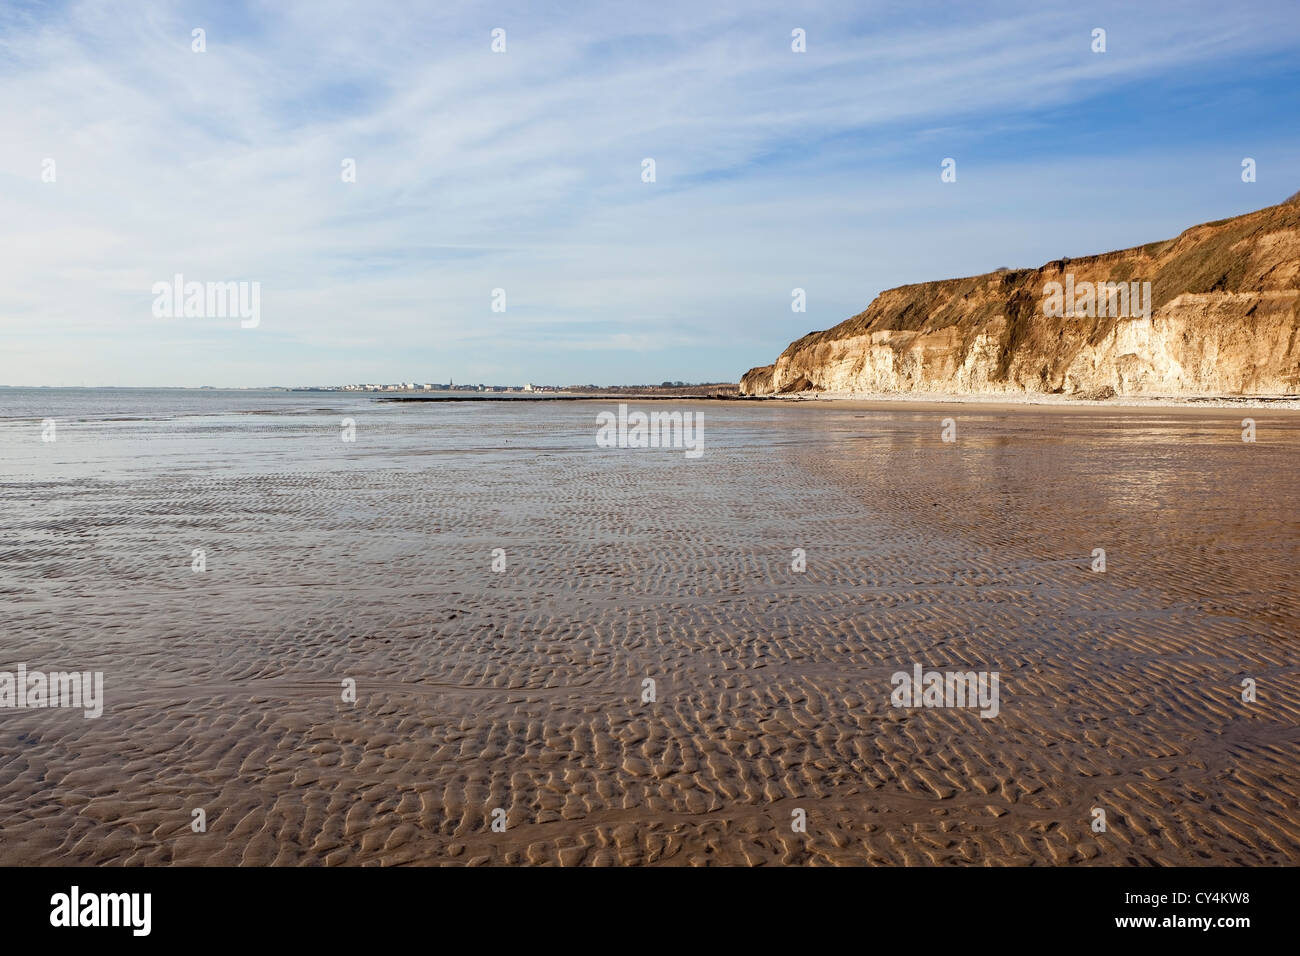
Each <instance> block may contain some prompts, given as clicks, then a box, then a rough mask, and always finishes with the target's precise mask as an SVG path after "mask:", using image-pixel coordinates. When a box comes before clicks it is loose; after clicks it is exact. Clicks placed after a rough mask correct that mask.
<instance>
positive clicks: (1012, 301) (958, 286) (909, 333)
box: [740, 193, 1300, 398]
mask: <svg viewBox="0 0 1300 956" xmlns="http://www.w3.org/2000/svg"><path fill="white" fill-rule="evenodd" d="M1100 282H1110V283H1123V284H1125V286H1126V287H1129V286H1130V285H1131V284H1132V283H1139V284H1140V283H1143V282H1149V283H1150V300H1149V304H1150V309H1149V314H1148V315H1142V314H1141V312H1142V311H1143V310H1141V309H1140V308H1139V299H1140V296H1138V295H1135V296H1134V297H1133V300H1132V301H1131V302H1130V303H1129V308H1128V309H1124V308H1123V306H1122V302H1121V300H1119V298H1118V297H1117V296H1116V297H1113V298H1110V297H1107V298H1109V305H1110V306H1111V308H1110V309H1108V310H1106V311H1110V312H1112V313H1113V312H1121V313H1127V314H1121V315H1115V314H1111V315H1096V316H1095V317H1090V316H1088V315H1086V314H1084V315H1081V314H1074V315H1070V314H1069V312H1070V311H1073V310H1072V309H1070V308H1069V306H1070V305H1071V304H1076V303H1077V304H1079V305H1080V308H1079V312H1086V311H1087V309H1086V308H1085V307H1086V306H1087V304H1088V303H1087V302H1086V301H1085V300H1084V299H1083V298H1082V293H1081V292H1079V291H1076V293H1075V294H1076V296H1078V298H1075V299H1073V300H1072V301H1071V300H1067V308H1066V313H1067V314H1065V315H1052V314H1050V313H1051V312H1053V311H1056V310H1054V309H1052V308H1051V307H1050V300H1049V307H1048V308H1046V309H1045V307H1044V303H1045V300H1046V299H1048V294H1047V292H1045V290H1047V289H1049V288H1051V287H1050V286H1049V285H1048V284H1049V283H1060V284H1061V285H1062V287H1065V286H1066V285H1067V283H1068V284H1069V286H1070V288H1071V289H1072V290H1088V289H1089V288H1090V286H1089V285H1088V284H1089V283H1091V284H1094V287H1095V284H1096V283H1100ZM1133 288H1134V291H1135V292H1137V291H1138V290H1139V289H1140V288H1141V286H1140V285H1139V286H1136V287H1133ZM1099 310H1100V303H1098V311H1099ZM740 389H741V393H742V394H746V395H764V394H777V393H792V392H797V391H804V390H809V389H813V390H818V391H844V392H848V391H858V392H955V393H1021V392H1050V393H1056V394H1067V395H1074V396H1077V397H1083V398H1107V397H1110V396H1113V395H1171V396H1176V395H1263V394H1281V393H1296V392H1300V193H1298V194H1296V195H1295V196H1293V197H1291V199H1289V200H1287V201H1286V202H1284V203H1282V204H1280V205H1277V206H1270V207H1269V208H1267V209H1261V210H1259V211H1258V212H1252V213H1247V214H1246V215H1244V216H1237V217H1235V218H1232V219H1223V220H1220V221H1218V222H1209V223H1205V224H1203V225H1199V226H1193V227H1192V228H1190V229H1188V230H1186V231H1185V232H1183V233H1182V234H1181V235H1180V236H1178V237H1177V238H1175V239H1169V240H1165V241H1163V242H1153V243H1149V244H1147V245H1145V246H1138V247H1136V248H1133V249H1123V250H1121V251H1118V252H1108V253H1105V254H1103V255H1098V256H1088V257H1086V258H1081V259H1060V260H1057V261H1055V262H1049V263H1047V264H1046V265H1045V266H1043V267H1042V268H1039V269H1020V270H1008V271H999V272H991V273H988V274H986V275H980V276H974V277H972V278H966V279H945V280H942V281H938V282H923V283H920V284H918V285H908V286H901V287H899V288H897V289H890V290H888V291H886V292H882V293H881V294H880V295H879V296H877V297H876V299H875V300H874V301H873V302H872V303H871V304H870V305H869V306H868V307H867V310H866V311H865V312H861V313H859V314H858V315H855V316H853V317H852V318H850V319H846V320H845V321H843V322H841V323H840V324H839V325H837V326H835V327H834V328H831V329H827V330H826V331H824V332H811V333H809V334H808V335H805V336H804V337H803V338H801V339H799V340H797V341H795V342H792V343H791V344H790V346H789V347H788V348H787V349H786V350H785V351H784V352H782V353H781V355H780V357H779V358H778V359H777V360H776V362H775V363H774V364H773V365H765V366H761V367H759V368H754V369H750V370H749V371H748V372H746V373H745V375H744V376H743V377H742V378H741V381H740Z"/></svg>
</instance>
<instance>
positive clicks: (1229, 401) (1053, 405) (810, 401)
mask: <svg viewBox="0 0 1300 956" xmlns="http://www.w3.org/2000/svg"><path fill="white" fill-rule="evenodd" d="M612 400H619V401H624V402H627V401H635V402H687V401H689V402H771V403H775V404H778V405H815V404H819V403H821V404H826V405H836V406H840V407H846V408H880V409H888V408H901V409H907V408H933V407H935V406H946V405H970V406H978V407H981V408H987V409H990V410H1011V409H1038V410H1048V411H1057V410H1068V409H1078V410H1092V411H1096V410H1105V409H1137V410H1150V409H1161V410H1169V411H1174V410H1178V411H1196V410H1223V409H1251V410H1256V411H1284V412H1300V395H1240V396H1238V395H1204V396H1201V395H1178V396H1158V395H1153V396H1137V395H1129V396H1123V397H1116V398H1107V399H1083V398H1070V397H1067V396H1063V395H1049V394H1045V393H1028V392H1025V393H1010V394H1008V393H996V392H994V393H987V392H985V393H972V394H965V395H963V394H955V393H949V392H794V393H791V394H789V395H640V394H635V393H632V394H619V395H609V394H601V393H574V394H552V395H535V396H534V395H529V396H512V397H506V396H498V395H465V396H451V395H385V396H377V397H376V398H375V401H379V402H608V401H612Z"/></svg>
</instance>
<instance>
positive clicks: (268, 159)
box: [0, 2, 1300, 385]
mask: <svg viewBox="0 0 1300 956" xmlns="http://www.w3.org/2000/svg"><path fill="white" fill-rule="evenodd" d="M414 6H416V5H411V4H400V3H393V4H388V3H382V2H371V3H364V4H362V3H346V4H345V3H337V2H324V3H317V2H313V3H289V4H283V3H266V4H252V3H250V4H244V5H240V4H232V5H226V4H222V5H205V4H184V3H180V4H169V3H156V4H149V5H141V4H136V3H105V2H84V3H66V4H54V5H49V6H47V5H33V4H17V5H11V6H7V7H6V8H5V9H4V11H3V12H0V128H2V129H3V130H4V131H5V138H4V144H3V146H2V147H0V215H3V217H4V220H5V222H6V224H7V228H6V229H5V230H4V232H3V235H0V332H2V334H3V335H4V337H5V341H6V345H7V347H6V349H5V350H3V352H0V382H8V383H12V384H41V383H62V384H79V383H82V382H89V383H91V384H99V383H102V384H234V385H251V384H266V383H272V382H275V383H285V384H302V383H309V382H340V381H349V380H361V379H366V380H376V379H378V380H396V379H409V378H419V379H436V380H445V379H446V378H447V377H448V376H453V377H455V378H456V379H457V380H472V379H474V378H476V377H478V375H479V374H481V370H486V369H492V370H493V371H494V372H495V374H497V375H498V376H500V377H501V378H502V379H504V380H508V381H517V382H522V381H524V380H531V381H534V382H537V381H568V380H582V381H637V380H646V381H652V380H653V381H657V380H662V379H665V378H672V379H703V378H733V379H734V378H735V376H737V375H738V374H739V372H740V371H743V369H744V368H745V367H747V366H748V365H749V364H754V363H756V362H758V361H767V360H770V358H771V357H772V356H773V355H774V354H775V353H776V352H777V351H779V349H780V348H781V347H783V346H784V345H785V343H786V342H787V341H788V340H789V339H790V338H791V337H793V336H795V335H799V334H802V333H803V332H806V331H808V329H810V328H813V327H824V326H826V325H829V324H833V323H834V322H835V321H838V320H839V319H841V318H844V317H845V316H847V315H849V314H851V313H853V312H856V311H858V310H860V309H861V308H863V307H864V306H865V305H866V302H867V300H868V299H869V298H870V296H871V295H873V294H874V293H875V292H877V291H879V290H880V289H881V288H885V287H889V286H892V285H897V284H900V283H902V282H905V281H915V280H918V279H923V278H932V277H940V276H944V275H952V274H960V273H966V272H976V271H981V270H983V269H988V268H993V267H996V266H999V265H1028V264H1037V263H1038V262H1039V261H1041V260H1043V259H1046V258H1049V257H1051V256H1054V255H1059V254H1064V253H1069V254H1079V253H1083V252H1088V251H1096V250H1097V249H1099V248H1110V247H1114V246H1118V245H1126V244H1131V243H1136V242H1140V241H1146V240H1149V239H1154V238H1160V237H1162V236H1164V235H1166V234H1168V233H1169V232H1170V231H1171V230H1175V229H1177V228H1180V227H1181V226H1184V225H1189V224H1191V223H1192V222H1194V221H1198V220H1201V219H1209V218H1216V217H1219V216H1223V215H1230V214H1233V213H1236V212H1241V211H1244V210H1246V209H1249V208H1254V207H1257V206H1261V205H1265V204H1267V203H1269V202H1274V201H1277V200H1279V199H1281V198H1283V197H1284V196H1285V195H1288V194H1289V193H1291V192H1294V191H1295V189H1296V188H1298V187H1300V161H1298V160H1297V159H1296V152H1295V147H1296V145H1297V135H1296V133H1295V132H1294V131H1293V130H1292V129H1290V128H1289V126H1290V125H1291V124H1290V123H1289V120H1288V117H1292V116H1294V115H1296V106H1297V105H1300V104H1297V103H1296V94H1295V93H1294V92H1291V91H1293V90H1295V89H1296V88H1297V84H1296V83H1295V78H1296V73H1295V68H1294V67H1293V66H1292V65H1291V64H1292V63H1294V62H1295V59H1294V53H1295V51H1296V49H1297V47H1298V46H1300V42H1298V41H1300V17H1297V16H1296V14H1295V12H1294V9H1293V7H1292V6H1291V5H1290V4H1284V3H1278V4H1274V5H1267V4H1260V5H1252V6H1251V7H1249V8H1244V9H1239V8H1232V9H1229V8H1228V7H1227V6H1226V5H1222V4H1210V3H1204V4H1200V5H1192V6H1189V5H1188V4H1185V3H1179V4H1168V5H1163V4H1159V3H1153V4H1144V5H1142V7H1141V9H1134V8H1132V5H1131V4H1126V3H1116V4H1109V5H1099V6H1097V7H1095V8H1094V9H1091V10H1088V11H1080V10H1079V8H1078V6H1077V5H1076V4H1069V3H1059V4H1043V3H1024V4H1015V5H1012V4H997V5H989V6H987V7H984V8H970V7H966V6H963V7H961V8H958V9H959V12H953V8H952V7H951V6H950V5H945V6H944V7H936V8H934V9H923V8H920V7H918V6H917V5H916V4H913V3H889V4H877V5H874V6H871V7H866V8H864V7H863V5H862V4H860V3H843V4H840V3H826V4H809V5H803V6H800V7H799V8H798V9H792V8H791V7H790V6H789V5H787V4H762V3H755V4H744V5H743V6H740V5H738V6H729V5H728V6H722V7H715V6H713V5H708V4H698V3H682V4H671V3H670V4H656V5H653V6H652V7H644V6H640V5H634V4H628V5H625V6H618V7H613V8H611V7H610V6H609V5H606V4H592V5H589V6H582V5H568V4H565V5H558V6H552V7H545V6H540V5H537V4H517V5H507V6H491V7H488V6H484V5H476V4H455V3H453V4H440V5H438V8H437V10H436V11H432V12H430V11H419V10H415V9H412V8H413V7H414ZM496 27H502V28H504V29H505V30H506V31H507V34H506V36H507V52H505V53H503V54H494V53H492V52H491V50H490V46H489V44H490V31H491V30H492V29H493V28H496ZM795 27H801V28H803V29H805V30H806V31H807V35H808V52H807V53H803V54H795V53H792V52H791V49H790V32H791V30H792V29H793V28H795ZM1094 27H1103V28H1105V29H1106V30H1107V39H1108V50H1107V52H1106V53H1105V54H1101V55H1098V54H1094V53H1092V52H1091V50H1090V49H1089V42H1090V32H1091V30H1092V29H1093V28H1094ZM195 28H202V29H204V30H206V41H207V52H205V53H195V52H193V51H192V50H191V31H192V30H194V29H195ZM1287 81H1289V82H1287ZM1189 88H1190V89H1192V91H1193V92H1192V95H1189V96H1186V97H1184V98H1183V99H1182V100H1180V102H1181V103H1182V105H1181V106H1180V107H1179V108H1177V109H1174V108H1173V107H1172V106H1169V105H1168V104H1169V103H1170V102H1171V98H1172V99H1177V95H1176V94H1177V93H1178V92H1179V91H1180V90H1187V89H1189ZM1215 97H1218V98H1225V97H1226V98H1228V99H1230V100H1231V99H1234V98H1236V99H1237V101H1238V108H1237V109H1235V110H1234V111H1233V113H1234V116H1235V118H1234V116H1226V117H1224V116H1220V117H1217V119H1219V120H1221V121H1222V122H1220V123H1216V124H1211V123H1209V122H1208V120H1209V119H1210V118H1211V117H1210V116H1209V115H1207V112H1206V111H1207V110H1210V109H1214V108H1215V107H1214V105H1213V99H1214V98H1215ZM1243 98H1245V99H1244V100H1243ZM1242 101H1244V102H1247V103H1250V104H1253V105H1254V108H1253V109H1247V108H1241V107H1240V102H1242ZM1198 103H1205V104H1206V106H1205V108H1204V109H1201V108H1198V106H1197V104H1198ZM1162 104H1165V106H1164V108H1162ZM1225 131H1226V135H1225ZM1244 155H1251V156H1255V157H1256V158H1257V159H1259V161H1260V169H1261V175H1260V181H1259V182H1258V183H1256V184H1254V185H1253V187H1247V186H1245V185H1243V184H1241V183H1240V181H1239V179H1238V178H1237V177H1236V176H1235V174H1234V169H1235V167H1236V164H1237V163H1238V162H1239V160H1240V157H1241V156H1244ZM945 156H954V157H956V158H957V159H958V168H959V177H958V182H957V183H956V184H952V185H951V186H947V185H943V184H940V183H939V178H938V173H939V160H940V159H941V158H943V157H945ZM645 157H653V158H654V159H655V161H656V174H657V176H656V182H654V183H653V184H648V183H643V182H642V181H641V161H642V159H643V158H645ZM46 158H52V159H53V160H54V161H55V163H56V169H57V181H56V182H55V183H44V182H42V181H41V170H42V161H43V160H44V159H46ZM346 158H351V159H355V161H356V164H357V181H356V182H355V183H344V182H342V180H341V177H340V171H341V164H342V162H343V160H344V159H346ZM1089 244H1091V245H1089ZM178 272H179V273H183V274H185V275H186V276H187V277H192V278H195V279H201V280H225V279H244V280H256V281H260V282H261V283H262V288H263V304H262V314H263V321H262V324H261V325H260V326H259V328H257V329H255V330H241V329H240V328H238V325H237V323H234V324H228V325H227V326H222V325H221V324H220V322H219V321H218V320H210V319H204V320H179V319H158V318H155V317H154V316H153V315H152V314H151V311H150V302H151V297H150V294H149V290H150V287H151V285H152V284H153V283H154V282H156V281H159V280H160V279H168V278H170V277H171V276H172V275H173V274H175V273H178ZM793 286H800V287H804V288H806V289H807V290H808V299H809V312H808V314H807V315H795V314H791V312H790V310H789V301H790V289H791V288H792V287H793ZM495 288H504V289H505V290H506V292H507V296H508V308H507V311H506V312H504V313H495V312H492V311H491V308H490V297H491V294H492V290H493V289H495Z"/></svg>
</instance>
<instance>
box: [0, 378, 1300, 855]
mask: <svg viewBox="0 0 1300 956" xmlns="http://www.w3.org/2000/svg"><path fill="white" fill-rule="evenodd" d="M608 406H609V402H608V401H605V402H593V403H590V404H586V405H584V404H581V403H565V404H559V405H539V404H533V403H529V404H527V405H516V404H512V403H501V404H497V405H458V406H447V405H440V406H436V405H403V406H395V405H376V406H375V410H374V411H373V412H368V413H367V415H366V416H359V422H358V426H359V427H358V432H357V442H356V443H355V444H354V445H352V446H348V447H347V448H345V449H340V448H339V445H340V443H339V441H338V439H337V437H336V433H337V418H338V416H337V415H335V414H321V415H317V416H299V417H296V418H295V417H289V416H280V417H274V416H271V417H267V416H259V418H258V422H257V424H256V425H255V426H250V425H249V424H248V422H247V421H246V420H245V421H231V422H212V421H209V420H206V419H204V420H191V421H189V422H185V421H181V422H169V423H164V424H160V425H157V426H154V425H151V424H149V423H140V422H137V423H133V424H131V425H130V426H129V427H128V426H124V425H122V424H120V423H93V422H90V423H81V424H79V425H77V426H76V427H75V428H69V430H68V434H67V435H66V436H65V435H64V433H63V432H62V431H61V432H60V437H59V455H60V457H59V459H58V461H57V462H53V463H51V462H52V459H50V456H49V455H48V449H46V448H44V447H42V445H41V443H40V442H37V441H34V440H31V439H30V435H28V434H27V433H26V432H23V433H22V435H21V436H20V435H18V432H16V431H13V430H14V429H19V427H20V426H18V425H13V426H3V427H0V450H3V451H4V452H5V457H4V460H5V462H6V471H5V477H6V481H5V483H4V485H3V486H0V501H3V503H4V504H6V505H8V506H9V507H7V508H5V509H0V514H3V515H5V517H4V519H3V522H0V528H2V530H3V537H4V539H5V542H6V544H5V546H4V555H3V557H4V562H3V568H4V570H3V575H2V576H0V589H2V590H3V595H4V604H5V612H4V617H5V628H4V635H5V637H4V646H3V661H4V662H5V663H4V665H3V669H12V667H13V665H14V663H16V662H18V661H25V662H27V664H28V666H29V667H31V668H36V667H40V666H44V667H46V668H53V667H62V668H69V669H70V668H78V669H87V670H103V671H104V672H105V685H106V686H105V695H106V698H107V702H106V708H105V712H104V715H103V717H101V718H100V719H98V720H87V719H85V718H83V717H82V715H81V713H80V712H74V711H67V710H6V711H5V712H4V714H3V720H4V722H5V731H6V732H5V734H4V736H3V739H0V814H3V819H4V821H5V822H4V828H3V837H4V839H3V843H2V844H0V863H5V864H51V863H80V864H144V863H150V864H168V863H178V864H241V863H242V864H256V865H263V864H272V863H274V864H281V865H287V864H353V865H355V864H364V863H384V864H446V865H465V864H485V863H498V864H504V863H537V864H547V863H549V864H559V865H578V864H584V865H630V864H647V865H705V864H737V865H748V864H759V863H771V864H777V863H784V864H792V865H814V864H863V863H866V864H926V865H928V864H951V865H984V864H991V863H992V864H1030V863H1042V864H1084V865H1136V864H1140V865H1162V864H1231V865H1260V864H1265V865H1277V864H1296V863H1300V761H1298V760H1297V753H1300V729H1298V726H1300V681H1298V680H1297V678H1296V675H1297V671H1300V644H1298V643H1297V640H1296V633H1297V628H1300V573H1298V572H1297V568H1298V567H1300V553H1298V549H1300V519H1298V518H1297V515H1300V473H1298V472H1297V470H1296V468H1295V467H1294V466H1295V462H1296V461H1297V456H1298V455H1300V422H1297V421H1296V420H1295V419H1294V418H1277V419H1274V418H1271V417H1269V416H1266V415H1259V416H1256V417H1257V418H1258V420H1259V434H1258V442H1257V443H1255V444H1248V443H1243V442H1242V441H1241V439H1240V424H1239V418H1240V416H1237V415H1234V414H1231V413H1222V412H1212V413H1211V412H1199V413H1196V414H1193V412H1192V411H1191V410H1180V411H1179V413H1178V414H1177V415H1173V414H1168V413H1166V412H1164V411H1150V412H1134V413H1115V412H1106V411H1100V412H1099V411H1093V412H1091V413H1085V410H1081V409H1070V410H1069V412H1068V413H1058V412H1051V411H1048V410H1045V409H1033V410H1022V411H1021V412H1020V413H1003V412H995V411H990V410H987V409H977V408H965V409H960V410H957V413H956V414H954V410H953V409H952V408H951V407H949V408H945V409H943V410H942V413H940V412H938V411H937V410H917V409H905V408H900V407H893V408H890V409H887V410H884V411H872V410H864V409H856V408H853V407H851V406H837V407H833V408H821V407H816V408H814V407H809V406H807V405H781V404H776V403H773V404H772V405H766V404H742V403H695V404H694V405H693V406H691V407H692V408H693V409H695V410H702V412H703V414H704V416H705V430H704V436H705V441H706V449H705V454H704V455H703V457H701V458H699V459H698V460H693V461H692V460H687V459H685V458H684V457H683V456H682V454H681V453H680V452H676V451H667V450H654V449H651V450H645V451H635V450H628V449H600V448H598V447H597V446H596V445H595V443H594V437H593V436H594V433H595V421H594V416H595V412H596V410H597V409H599V408H607V407H608ZM945 417H953V418H955V423H956V428H957V432H956V439H957V440H956V441H955V442H953V443H951V444H949V443H944V442H943V441H942V440H941V428H942V419H943V418H945ZM21 427H22V428H26V427H27V426H26V425H23V426H21ZM11 432H12V434H11ZM322 436H326V437H322ZM485 436H487V437H485ZM162 437H165V438H167V439H169V440H167V441H163V440H160V438H162ZM20 439H21V440H20ZM180 439H186V440H180ZM141 448H148V449H149V454H150V456H151V457H150V460H149V462H148V467H142V466H141V465H140V463H139V461H138V460H137V459H138V456H139V454H140V449H141ZM214 449H216V451H214ZM79 450H80V451H79ZM82 452H86V453H92V452H93V455H94V456H95V460H94V461H93V462H90V463H89V464H86V465H84V466H78V467H74V464H75V463H76V462H78V461H81V460H82V459H81V458H79V457H78V455H79V454H81V453H82ZM51 468H54V469H56V472H55V473H51V472H50V469H51ZM200 545H202V546H205V547H206V548H207V549H208V552H207V570H206V571H205V572H204V573H202V574H194V573H191V571H190V549H191V548H192V547H198V546H200ZM496 547H502V548H504V549H505V553H506V556H507V560H508V564H507V566H506V569H505V571H504V572H502V573H493V572H492V571H491V562H492V549H493V548H496ZM796 548H798V549H803V551H804V552H805V553H806V562H807V564H806V570H805V571H803V572H802V573H800V572H796V571H794V570H793V569H792V566H791V564H792V551H793V549H796ZM1096 548H1104V549H1105V550H1106V553H1107V562H1108V565H1107V569H1106V571H1105V572H1104V573H1097V572H1094V571H1092V570H1091V568H1090V564H1091V562H1092V561H1093V556H1092V555H1093V550H1094V549H1096ZM918 663H919V664H921V665H922V666H923V667H924V668H926V669H932V668H933V669H939V670H945V671H946V670H962V671H966V670H990V671H997V672H998V673H999V675H1000V687H1001V691H1000V693H1001V698H1000V709H999V713H998V715H997V716H996V717H995V718H992V719H982V718H981V717H980V716H979V715H978V713H976V712H975V711H974V710H971V709H962V708H954V709H942V708H925V709H910V710H909V709H903V708H897V707H894V706H892V705H891V701H890V694H891V689H892V685H891V675H892V674H894V673H895V672H898V671H904V672H910V671H911V669H912V667H913V665H914V664H918ZM346 678H351V679H354V680H355V681H356V685H357V692H358V699H357V701H356V703H355V704H353V703H346V702H344V701H342V700H341V697H340V684H341V681H343V680H344V679H346ZM1244 678H1251V679H1253V680H1255V681H1256V682H1257V683H1258V701H1257V702H1256V703H1254V704H1245V703H1243V702H1242V700H1241V683H1242V680H1243V679H1244ZM647 679H651V680H654V681H655V682H656V694H655V700H653V701H650V702H647V701H645V700H643V696H642V695H643V691H644V688H645V684H644V681H646V680H647ZM199 808H202V809H204V810H205V811H206V814H207V832H206V833H195V832H193V831H192V830H191V822H192V811H193V810H195V809H199ZM496 808H500V809H501V810H503V811H504V815H505V820H506V822H507V824H508V827H507V829H506V830H505V831H504V832H494V831H493V830H492V828H491V821H492V818H493V811H494V809H496ZM1094 808H1100V809H1104V810H1105V811H1106V817H1107V830H1106V832H1104V833H1098V832H1094V831H1093V830H1092V828H1091V823H1092V821H1093V819H1094V814H1093V810H1094ZM795 810H803V811H805V812H806V814H807V832H806V833H796V832H793V831H792V829H791V821H792V814H793V812H794V811H795Z"/></svg>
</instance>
